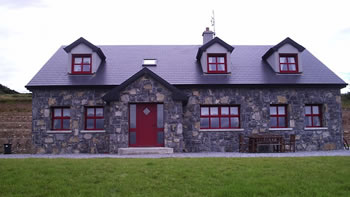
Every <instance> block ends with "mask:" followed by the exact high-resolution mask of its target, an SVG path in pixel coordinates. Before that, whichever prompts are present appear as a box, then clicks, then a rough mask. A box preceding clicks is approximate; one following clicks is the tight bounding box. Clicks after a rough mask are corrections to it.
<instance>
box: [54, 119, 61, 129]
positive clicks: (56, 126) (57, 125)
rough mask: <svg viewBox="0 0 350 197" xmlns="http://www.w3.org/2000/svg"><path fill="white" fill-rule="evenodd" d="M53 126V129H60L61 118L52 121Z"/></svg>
mask: <svg viewBox="0 0 350 197" xmlns="http://www.w3.org/2000/svg"><path fill="white" fill-rule="evenodd" d="M53 128H54V129H61V120H54V121H53Z"/></svg>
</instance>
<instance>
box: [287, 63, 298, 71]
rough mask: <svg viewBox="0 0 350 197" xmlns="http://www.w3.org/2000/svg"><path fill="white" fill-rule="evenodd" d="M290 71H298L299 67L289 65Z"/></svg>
mask: <svg viewBox="0 0 350 197" xmlns="http://www.w3.org/2000/svg"><path fill="white" fill-rule="evenodd" d="M289 70H290V71H296V70H297V67H296V66H295V64H289Z"/></svg>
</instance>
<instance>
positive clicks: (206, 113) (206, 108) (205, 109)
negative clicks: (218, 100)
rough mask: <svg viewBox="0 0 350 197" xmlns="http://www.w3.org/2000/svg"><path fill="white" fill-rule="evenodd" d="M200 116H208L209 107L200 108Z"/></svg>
mask: <svg viewBox="0 0 350 197" xmlns="http://www.w3.org/2000/svg"><path fill="white" fill-rule="evenodd" d="M201 115H202V116H207V115H209V107H201Z"/></svg>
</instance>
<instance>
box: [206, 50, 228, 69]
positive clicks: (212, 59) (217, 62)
mask: <svg viewBox="0 0 350 197" xmlns="http://www.w3.org/2000/svg"><path fill="white" fill-rule="evenodd" d="M207 62H208V73H227V63H226V62H227V61H226V54H208V60H207Z"/></svg>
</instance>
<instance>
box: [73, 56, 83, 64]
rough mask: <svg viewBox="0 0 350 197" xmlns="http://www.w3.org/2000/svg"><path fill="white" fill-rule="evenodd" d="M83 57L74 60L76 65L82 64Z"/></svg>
mask: <svg viewBox="0 0 350 197" xmlns="http://www.w3.org/2000/svg"><path fill="white" fill-rule="evenodd" d="M81 59H82V58H81V57H76V58H74V63H75V64H81Z"/></svg>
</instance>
